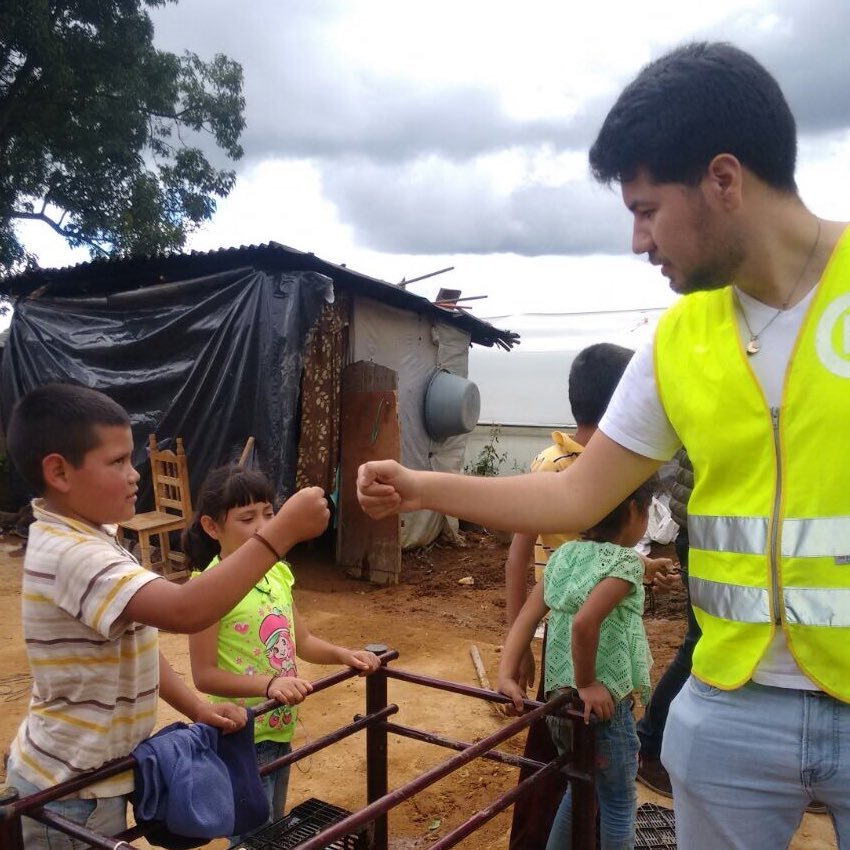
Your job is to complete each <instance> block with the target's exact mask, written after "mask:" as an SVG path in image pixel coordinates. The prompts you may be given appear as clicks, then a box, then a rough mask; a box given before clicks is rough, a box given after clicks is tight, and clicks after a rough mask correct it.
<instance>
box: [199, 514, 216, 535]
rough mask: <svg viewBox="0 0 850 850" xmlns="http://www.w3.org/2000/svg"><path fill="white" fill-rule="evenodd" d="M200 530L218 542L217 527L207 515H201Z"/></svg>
mask: <svg viewBox="0 0 850 850" xmlns="http://www.w3.org/2000/svg"><path fill="white" fill-rule="evenodd" d="M201 528H203V530H204V531H206V533H207V534H208V535H209V536H210V537H212V539H213V540H218V526H217V525H216V522H215V520H214V519H213V518H212V517H211V516H210V515H209V514H202V515H201Z"/></svg>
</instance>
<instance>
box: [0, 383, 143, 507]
mask: <svg viewBox="0 0 850 850" xmlns="http://www.w3.org/2000/svg"><path fill="white" fill-rule="evenodd" d="M129 424H130V417H129V416H128V415H127V411H126V410H124V408H123V407H121V405H120V404H118V403H117V402H114V401H113V400H112V399H111V398H109V397H108V396H105V395H104V394H103V393H101V392H98V391H97V390H93V389H89V388H88V387H81V386H77V385H76V384H45V385H44V386H43V387H38V389H35V390H32V391H31V392H28V393H27V394H26V395H25V396H23V398H21V399H20V400H19V401H18V403H17V404H16V405H15V407H14V409H13V410H12V416H11V418H10V420H9V430H8V433H7V435H6V445H7V449H8V452H9V457H10V458H11V459H12V462H13V463H14V464H15V466H16V467H17V470H18V472H20V474H21V476H22V477H23V479H24V480H25V481H26V482H27V484H29V486H30V487H32V488H33V490H34V491H35V492H36V493H38V494H39V495H41V494H43V493H44V489H45V483H44V476H43V474H42V468H41V462H42V461H43V460H44V458H46V457H47V456H48V455H51V454H58V455H62V457H63V458H65V460H67V461H68V463H70V464H71V465H72V466H74V467H75V468H79V467H80V466H82V465H83V460H84V459H85V456H86V453H87V452H89V451H91V450H92V449H94V448H97V446H98V445H100V438H99V437H98V434H97V430H96V429H97V426H98V425H106V426H109V425H119V426H120V425H129Z"/></svg>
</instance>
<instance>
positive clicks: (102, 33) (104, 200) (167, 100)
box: [0, 0, 245, 273]
mask: <svg viewBox="0 0 850 850" xmlns="http://www.w3.org/2000/svg"><path fill="white" fill-rule="evenodd" d="M167 2H176V0H2V2H0V273H3V272H8V271H10V270H14V269H20V268H21V267H22V266H23V265H24V264H32V263H33V257H32V256H30V255H28V254H27V252H26V250H25V248H24V246H23V245H22V244H21V242H20V241H19V239H18V238H17V237H16V234H15V230H14V223H15V221H16V220H21V219H34V220H38V221H42V222H44V223H45V224H47V225H49V226H50V227H52V228H53V229H54V230H55V231H56V232H57V233H59V234H61V235H62V236H63V237H65V238H66V239H67V240H68V242H69V243H70V244H71V245H72V246H74V247H79V246H84V247H87V248H88V249H89V250H90V252H91V254H92V256H96V255H101V254H108V255H124V254H128V253H133V252H143V253H146V252H155V251H161V250H167V249H175V248H180V247H181V246H183V245H184V243H185V241H186V236H187V234H188V233H189V232H190V231H191V230H192V229H193V228H195V227H197V226H198V225H199V224H200V223H202V222H203V221H205V220H208V219H209V218H210V217H211V216H212V214H213V212H214V211H215V207H216V201H215V198H216V197H219V198H222V197H225V196H226V195H227V194H228V192H229V191H230V190H231V188H232V187H233V184H234V182H235V173H234V171H232V170H227V169H224V168H218V167H216V166H215V165H213V164H212V163H211V162H210V159H209V158H208V155H207V153H205V150H204V148H206V149H208V150H211V151H212V152H215V148H216V147H217V148H219V149H220V150H221V151H223V152H224V154H225V155H226V157H227V158H228V159H229V160H237V159H239V158H240V157H241V156H242V148H241V147H240V145H239V136H240V134H241V132H242V130H243V128H244V126H245V121H244V118H243V111H244V107H245V100H244V98H243V96H242V68H241V66H240V65H239V64H238V63H237V62H234V61H233V60H231V59H228V58H227V57H226V56H223V55H221V54H218V55H216V56H215V57H214V58H213V59H212V60H211V61H209V62H204V61H202V60H201V59H200V58H199V57H198V56H197V55H195V54H194V53H191V52H188V51H187V52H186V53H184V54H183V55H182V56H177V55H175V54H173V53H168V52H166V51H162V50H157V49H156V48H155V47H154V46H153V33H154V30H153V24H152V22H151V19H150V16H149V15H148V12H147V9H146V7H154V6H162V5H164V4H165V3H167ZM205 137H206V138H205ZM207 139H209V140H211V141H212V140H214V144H211V143H210V141H207ZM211 155H212V154H211ZM219 157H220V154H219ZM220 158H221V159H223V157H220Z"/></svg>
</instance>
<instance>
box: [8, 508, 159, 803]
mask: <svg viewBox="0 0 850 850" xmlns="http://www.w3.org/2000/svg"><path fill="white" fill-rule="evenodd" d="M33 512H34V514H35V520H36V521H35V522H34V523H33V524H32V525H31V526H30V530H29V539H28V541H27V551H26V557H25V560H24V576H23V589H22V593H21V597H22V608H23V612H22V613H23V628H24V638H25V640H26V648H27V655H28V657H29V663H30V668H31V670H32V676H33V691H32V698H31V700H30V705H29V710H28V712H27V716H26V718H25V719H24V721H23V723H22V724H21V726H20V728H19V730H18V734H17V737H16V738H15V740H14V742H13V744H12V752H11V766H14V769H15V770H16V771H17V772H18V773H19V774H20V775H21V776H22V777H23V778H24V779H26V780H27V781H28V782H31V783H32V784H33V785H35V786H36V787H38V788H46V787H48V786H50V785H54V784H56V783H58V782H63V781H64V780H66V779H72V778H74V777H75V776H77V775H78V774H79V773H80V772H81V771H84V770H89V769H90V768H94V767H99V766H100V765H102V764H103V763H104V762H106V761H109V760H111V759H114V758H118V757H120V756H126V755H128V754H129V753H130V751H131V750H133V749H134V748H135V746H136V745H137V744H138V743H140V742H141V741H142V740H144V739H145V738H147V737H148V736H149V735H150V733H151V731H152V729H153V726H154V722H155V720H156V710H157V702H158V695H159V649H158V632H157V630H156V629H155V628H152V627H151V626H144V625H140V624H139V623H133V622H127V621H126V619H125V618H124V617H123V612H124V608H125V607H126V606H127V603H128V602H129V601H130V599H131V598H132V596H133V594H135V593H136V591H138V590H139V589H140V588H141V587H143V586H144V585H146V584H147V583H148V582H149V581H154V580H155V579H157V578H158V576H157V575H156V574H155V573H152V572H150V571H148V570H146V569H144V568H143V567H141V566H140V565H139V563H138V562H137V561H136V560H135V558H133V556H132V555H130V553H129V552H127V551H126V550H125V549H124V548H123V547H122V546H120V545H119V543H118V542H117V541H116V539H115V527H114V526H102V527H95V526H90V525H87V524H86V523H83V522H79V521H76V520H73V519H70V518H68V517H65V516H60V515H58V514H55V513H51V512H50V511H48V510H47V509H46V508H45V505H44V502H43V501H42V500H40V499H36V500H35V501H34V502H33ZM132 789H133V775H132V772H131V771H129V772H126V773H123V774H120V775H118V776H115V777H112V778H111V779H107V780H104V781H103V782H100V783H98V784H97V785H96V786H91V787H89V788H84V789H83V790H82V791H80V792H79V793H78V794H77V795H74V796H80V797H112V796H118V795H120V794H126V793H128V792H129V791H132Z"/></svg>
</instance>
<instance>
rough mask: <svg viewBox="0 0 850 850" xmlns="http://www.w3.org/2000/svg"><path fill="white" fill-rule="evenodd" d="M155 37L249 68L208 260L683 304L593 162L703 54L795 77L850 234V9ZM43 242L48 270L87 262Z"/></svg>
mask: <svg viewBox="0 0 850 850" xmlns="http://www.w3.org/2000/svg"><path fill="white" fill-rule="evenodd" d="M154 21H155V24H156V30H157V42H158V44H159V45H160V46H161V47H163V48H166V49H169V50H173V51H177V52H179V51H182V50H183V49H191V50H193V51H195V52H197V53H199V54H200V55H201V56H203V57H206V58H209V57H211V56H212V54H214V53H216V52H223V53H226V54H227V55H229V56H231V57H232V58H234V59H236V60H238V61H239V62H240V63H241V64H242V66H243V69H244V73H245V96H246V99H247V109H246V119H247V128H246V131H245V134H244V136H243V145H244V148H245V157H244V159H243V160H242V161H241V162H240V163H239V164H238V166H237V167H238V175H239V176H238V182H237V185H236V188H235V189H234V191H233V193H232V194H231V196H230V197H229V198H227V199H226V200H225V201H223V202H221V203H220V204H219V209H218V213H217V214H216V216H215V219H214V220H213V221H212V222H211V223H210V224H209V225H208V226H207V227H205V228H204V229H203V230H202V231H200V232H198V233H197V234H195V235H194V236H193V237H192V240H191V245H190V247H192V248H197V249H201V250H206V249H212V248H218V247H223V246H230V245H238V244H248V243H260V242H265V241H269V240H276V241H278V242H282V243H284V244H287V245H291V246H292V247H294V248H298V249H300V250H304V251H313V252H314V253H315V254H317V255H319V256H320V257H322V258H324V259H326V260H330V261H332V262H336V263H346V264H347V265H348V266H350V267H351V268H354V269H356V270H358V271H361V272H364V273H366V274H370V275H373V276H375V277H379V278H382V279H384V280H388V281H390V282H398V281H400V280H401V279H402V278H407V279H410V278H414V277H418V276H420V275H425V274H428V273H429V272H432V271H435V270H437V269H441V268H444V267H446V266H454V271H451V272H449V273H446V274H443V275H440V276H439V277H435V278H431V279H429V280H426V281H422V282H421V283H419V284H413V285H412V286H411V287H410V288H411V290H412V291H414V292H417V293H418V294H421V295H425V296H427V297H433V295H434V294H435V293H436V291H437V288H438V287H439V286H440V285H442V286H448V287H452V288H458V289H461V290H463V293H464V294H465V295H487V296H488V298H487V299H486V300H482V301H476V302H471V303H473V304H474V313H475V314H476V315H478V316H480V317H490V316H504V315H506V314H511V313H527V312H531V313H534V312H568V311H571V310H595V309H607V308H616V309H625V308H632V307H655V306H663V305H665V304H667V303H669V302H670V300H671V299H672V296H671V294H670V293H669V291H668V290H667V286H666V282H665V281H664V280H663V279H662V278H661V276H660V275H659V274H658V272H657V270H655V269H652V268H650V267H649V265H648V264H647V263H646V261H645V260H644V259H638V258H634V257H632V256H630V254H629V234H630V222H629V218H628V215H627V213H626V211H625V210H624V209H623V208H622V205H621V202H620V199H619V195H618V194H617V193H616V191H612V190H610V189H605V188H601V187H598V186H596V185H595V184H594V183H593V182H592V181H591V180H590V179H589V177H588V169H587V149H588V147H589V145H590V144H591V142H592V141H593V139H594V137H595V134H596V131H597V130H598V128H599V126H600V124H601V121H602V119H603V117H604V115H605V113H606V111H607V109H608V108H609V107H610V105H611V104H612V103H613V101H614V99H615V98H616V96H617V94H618V93H619V91H620V90H621V89H622V87H623V86H624V85H625V84H626V83H627V82H628V81H629V80H630V79H631V78H632V77H633V76H634V75H635V73H636V72H637V71H638V69H639V68H640V67H641V66H642V65H643V64H645V63H646V62H648V61H650V60H651V59H653V58H655V57H656V56H658V55H659V54H661V53H663V52H665V51H666V50H667V49H669V48H670V47H672V46H675V45H677V44H680V43H682V42H683V41H688V40H693V39H695V38H697V39H703V38H707V39H723V40H728V41H732V42H734V43H736V44H738V45H739V46H741V47H743V48H745V49H747V50H750V51H751V52H752V53H754V54H755V55H756V57H757V58H759V59H760V60H761V61H762V62H763V63H764V64H765V65H766V66H767V67H768V68H769V69H770V70H771V71H772V72H773V73H774V74H775V75H776V77H777V78H778V79H779V81H780V83H781V85H782V86H783V88H784V90H785V92H786V94H787V96H788V98H789V100H790V102H791V106H792V108H793V110H794V112H795V114H796V116H797V119H798V124H799V130H800V136H801V139H800V165H799V170H798V183H799V186H800V190H801V193H802V195H803V198H804V200H805V201H806V203H807V204H808V205H809V206H810V207H811V208H812V209H813V210H814V211H816V212H817V213H818V214H820V215H822V216H826V217H834V218H844V219H850V59H848V53H847V45H848V44H850V3H848V2H847V0H714V2H712V3H710V4H708V3H701V2H695V1H694V0H676V2H673V0H643V2H640V3H636V2H634V0H602V2H595V3H582V4H578V3H568V2H564V0H525V2H523V3H519V2H516V0H514V2H501V0H488V2H478V0H429V2H428V3H411V2H405V0H249V2H246V3H239V4H235V3H233V2H232V0H181V2H179V3H178V4H177V5H170V6H168V7H166V8H164V9H157V10H155V12H154ZM22 233H24V234H25V239H26V240H27V243H28V245H29V247H31V248H32V249H33V250H35V251H37V252H38V253H39V254H40V258H41V263H42V265H45V266H55V265H66V264H68V263H70V262H79V261H81V260H85V259H86V258H87V255H86V254H85V253H83V254H80V253H74V252H71V251H69V250H68V249H67V248H65V247H64V245H63V244H62V243H61V242H60V241H59V240H57V239H54V238H53V237H52V236H51V235H50V234H49V232H47V229H46V228H44V227H41V228H40V227H39V226H38V225H32V226H30V227H28V228H27V229H26V230H23V229H22ZM503 326H504V325H503ZM508 326H509V325H508Z"/></svg>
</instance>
